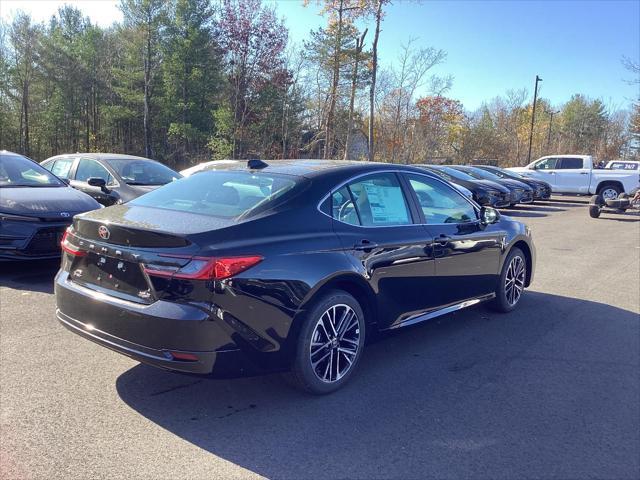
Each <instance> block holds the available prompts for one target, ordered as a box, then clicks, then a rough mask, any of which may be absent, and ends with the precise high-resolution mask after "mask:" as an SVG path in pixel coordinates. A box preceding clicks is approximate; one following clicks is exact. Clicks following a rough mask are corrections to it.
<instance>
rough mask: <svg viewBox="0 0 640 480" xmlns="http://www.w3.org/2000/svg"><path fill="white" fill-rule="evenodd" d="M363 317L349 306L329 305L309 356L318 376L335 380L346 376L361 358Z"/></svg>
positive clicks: (321, 317) (325, 380)
mask: <svg viewBox="0 0 640 480" xmlns="http://www.w3.org/2000/svg"><path fill="white" fill-rule="evenodd" d="M359 321H360V320H359V319H358V315H357V314H356V312H355V311H354V310H353V308H351V307H350V306H349V305H345V304H339V305H333V306H331V307H329V308H328V309H327V310H326V311H325V312H324V313H323V314H322V315H321V316H320V318H319V319H318V321H317V322H316V325H315V328H314V331H313V333H312V335H311V342H310V346H309V359H310V362H311V366H312V369H313V371H314V373H315V374H316V376H317V377H318V378H319V379H320V380H322V381H323V382H327V383H331V382H335V381H337V380H339V379H341V378H342V377H344V376H345V375H346V374H347V372H348V371H349V370H350V368H351V367H352V366H353V365H354V364H355V362H356V359H357V358H358V353H359V348H360V329H359Z"/></svg>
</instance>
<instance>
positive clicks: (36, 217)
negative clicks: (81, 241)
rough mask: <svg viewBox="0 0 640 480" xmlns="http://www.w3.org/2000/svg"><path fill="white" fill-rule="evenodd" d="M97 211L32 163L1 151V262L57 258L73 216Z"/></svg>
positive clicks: (83, 197) (86, 198) (89, 200)
mask: <svg viewBox="0 0 640 480" xmlns="http://www.w3.org/2000/svg"><path fill="white" fill-rule="evenodd" d="M97 208H100V204H99V203H97V202H96V201H95V200H94V199H93V198H91V197H90V196H88V195H85V194H84V193H82V192H79V191H77V190H74V189H73V188H71V187H69V186H68V185H67V184H66V183H65V182H63V181H62V180H60V179H59V178H57V177H56V176H55V175H52V174H51V173H50V172H48V171H47V170H45V169H44V168H42V167H41V166H40V165H39V164H38V163H36V162H34V161H33V160H31V159H29V158H27V157H25V156H23V155H18V154H17V153H13V152H8V151H6V150H2V151H0V261H1V260H43V259H47V258H56V257H59V256H60V240H61V238H62V235H63V233H64V231H65V229H66V228H67V227H68V226H69V225H71V220H72V218H73V216H74V215H75V214H77V213H84V212H87V211H89V210H95V209H97Z"/></svg>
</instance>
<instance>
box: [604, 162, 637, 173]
mask: <svg viewBox="0 0 640 480" xmlns="http://www.w3.org/2000/svg"><path fill="white" fill-rule="evenodd" d="M604 168H610V169H611V170H625V171H629V170H635V171H638V170H640V162H638V161H636V160H611V161H610V162H609V163H607V165H606V166H605V167H604Z"/></svg>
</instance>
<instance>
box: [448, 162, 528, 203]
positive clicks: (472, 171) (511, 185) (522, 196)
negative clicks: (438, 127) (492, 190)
mask: <svg viewBox="0 0 640 480" xmlns="http://www.w3.org/2000/svg"><path fill="white" fill-rule="evenodd" d="M453 168H455V169H456V170H460V171H462V172H464V173H466V174H467V175H470V176H472V177H473V178H475V179H478V180H489V181H491V182H495V183H499V184H500V185H502V186H503V187H506V188H508V189H509V191H510V192H511V202H510V205H511V206H512V207H513V206H514V205H517V204H518V203H532V202H533V188H531V187H530V186H529V185H527V184H526V183H523V182H520V181H518V180H511V179H509V178H501V177H499V176H498V175H495V174H493V173H491V172H488V171H487V170H482V169H481V168H476V167H470V166H466V165H465V166H462V165H455V166H454V167H453Z"/></svg>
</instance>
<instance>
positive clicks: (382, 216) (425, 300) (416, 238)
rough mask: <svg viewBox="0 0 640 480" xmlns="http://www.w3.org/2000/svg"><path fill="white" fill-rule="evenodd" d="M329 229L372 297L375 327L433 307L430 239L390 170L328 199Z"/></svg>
mask: <svg viewBox="0 0 640 480" xmlns="http://www.w3.org/2000/svg"><path fill="white" fill-rule="evenodd" d="M331 205H332V207H331V210H332V217H333V218H334V222H333V224H334V231H335V233H336V234H337V235H338V237H339V238H340V241H341V243H342V246H343V248H344V250H345V252H346V253H347V254H348V255H349V257H350V258H351V260H352V262H353V263H354V266H355V267H356V269H357V270H358V271H359V272H361V274H362V275H363V276H364V278H365V279H366V281H367V282H369V284H370V286H371V288H372V289H373V291H374V292H375V294H376V301H377V307H378V308H377V309H378V313H379V314H378V316H377V318H378V322H379V323H378V325H379V327H380V328H381V329H385V328H391V327H393V326H395V325H398V324H400V323H402V322H404V321H406V320H408V319H411V318H413V317H416V316H418V315H420V314H422V313H423V312H424V311H426V310H428V309H430V308H433V307H434V306H437V305H436V301H435V300H434V298H433V297H432V296H430V295H428V294H427V293H426V292H429V291H430V290H431V289H433V288H434V283H436V281H437V279H436V278H435V276H434V273H435V267H434V261H433V254H432V238H431V236H430V235H429V234H428V232H427V230H426V229H425V228H424V226H423V225H420V221H419V218H418V216H417V212H416V210H415V207H413V206H412V204H411V203H410V202H409V201H408V200H407V196H406V191H405V190H404V189H403V187H402V184H401V182H400V178H399V177H398V175H397V173H394V172H380V173H372V174H368V175H366V176H361V177H358V178H356V179H354V180H353V181H351V182H349V183H347V184H346V185H343V186H342V187H340V188H338V189H337V190H335V191H334V192H333V193H332V195H331Z"/></svg>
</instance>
